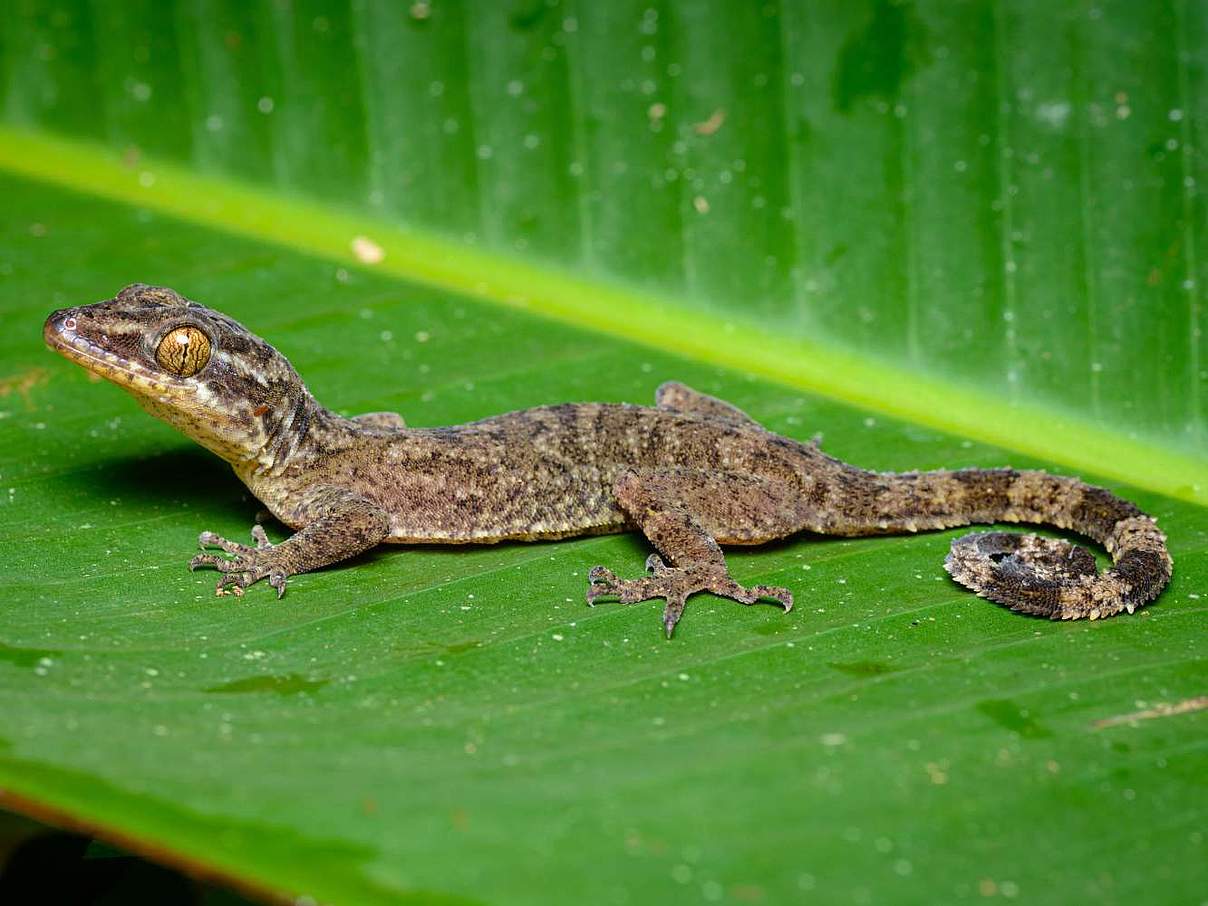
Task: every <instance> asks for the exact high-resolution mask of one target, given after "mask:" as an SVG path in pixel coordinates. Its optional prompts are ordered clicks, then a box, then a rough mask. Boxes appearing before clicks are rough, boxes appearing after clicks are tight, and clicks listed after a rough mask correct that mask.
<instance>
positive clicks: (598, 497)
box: [43, 284, 1173, 638]
mask: <svg viewBox="0 0 1208 906" xmlns="http://www.w3.org/2000/svg"><path fill="white" fill-rule="evenodd" d="M43 337H44V339H45V341H46V343H47V344H48V345H49V346H50V347H51V349H53V350H54V351H56V352H58V353H60V354H62V355H63V356H65V357H66V358H68V359H69V360H71V361H72V362H75V363H76V364H79V365H81V366H83V367H84V368H85V369H87V370H88V371H89V372H91V373H92V374H94V375H97V376H99V377H101V378H105V379H107V380H109V381H111V382H113V383H115V384H117V385H118V386H119V387H122V388H123V389H125V390H127V391H129V392H130V393H131V394H132V395H133V396H134V398H135V399H136V400H137V401H138V403H139V404H140V405H141V406H142V407H143V408H144V409H145V410H146V411H147V412H149V413H150V414H151V415H154V416H156V417H157V418H160V419H162V420H163V421H165V422H167V423H168V424H169V425H171V426H173V427H174V428H176V429H178V430H179V431H181V432H182V433H184V434H185V435H187V436H188V437H190V438H192V439H193V440H194V441H196V442H197V443H199V444H201V445H202V446H203V447H205V448H207V449H208V450H210V451H212V452H213V453H216V454H217V455H218V456H220V457H221V458H222V459H224V460H226V461H227V462H228V463H229V464H230V465H231V466H232V467H233V469H234V471H235V474H236V475H237V476H238V477H239V478H240V479H241V480H242V481H243V483H244V484H245V485H246V486H247V487H248V489H249V490H250V491H251V492H252V494H253V495H255V497H256V498H258V499H259V500H260V501H261V502H262V503H263V504H264V505H265V507H266V508H267V509H268V511H269V512H270V513H272V515H273V516H274V517H276V519H277V520H279V521H280V522H281V523H282V524H284V525H285V526H287V527H289V528H290V529H292V530H293V534H292V535H290V536H289V537H288V538H287V539H286V540H285V541H282V542H280V543H276V544H274V543H272V542H270V540H269V538H268V535H267V533H266V532H265V530H264V528H263V527H262V526H261V525H259V524H257V525H256V526H255V527H254V528H252V530H251V534H252V538H253V541H254V544H250V545H249V544H243V543H240V542H238V541H233V540H230V539H227V538H224V537H222V536H220V535H217V534H215V533H213V532H208V531H207V532H202V533H201V535H200V537H199V539H198V543H199V545H200V547H201V549H202V553H199V554H197V555H195V556H194V557H193V558H192V560H190V561H189V564H188V565H189V568H190V569H197V568H199V567H209V568H213V569H216V570H218V571H219V572H220V573H221V576H220V577H219V579H218V583H217V588H216V592H217V593H218V594H220V595H221V594H224V593H235V594H243V592H244V590H245V589H247V588H248V587H249V586H251V585H253V584H254V583H256V582H259V581H260V580H262V579H263V580H267V582H268V584H269V585H271V586H272V587H273V588H274V589H275V590H276V592H277V596H278V597H280V596H282V595H283V594H284V593H285V589H286V581H287V579H288V578H289V577H290V576H294V575H297V574H299V573H306V572H310V571H311V570H317V569H320V568H322V567H325V566H328V565H330V564H333V563H337V562H339V561H343V560H347V559H348V558H350V557H354V556H356V555H358V554H360V553H362V552H364V551H367V550H369V549H370V548H373V547H375V546H377V545H378V544H381V543H392V544H466V543H495V542H501V541H540V540H549V539H559V538H568V537H572V536H580V535H600V534H605V533H613V532H626V531H638V532H641V533H642V534H643V535H644V536H645V537H646V539H647V540H648V541H649V542H650V544H651V546H652V547H653V548H654V551H655V552H654V553H652V554H651V555H650V556H649V558H648V559H647V561H646V571H645V575H641V576H638V577H636V578H631V579H623V578H620V577H618V576H617V575H616V574H615V573H614V572H613V571H612V570H610V569H608V568H606V567H604V566H596V567H593V568H592V569H591V570H590V572H589V574H588V585H587V592H586V597H587V603H588V604H593V603H595V602H596V600H597V599H599V598H602V597H611V598H616V599H619V600H620V601H621V602H622V603H624V604H635V603H638V602H640V601H646V600H650V599H657V598H661V599H663V601H664V602H665V603H664V609H663V630H664V632H665V633H666V635H667V637H668V638H670V637H671V635H672V632H673V630H674V629H675V626H676V624H677V623H678V622H679V619H680V617H681V616H682V614H683V612H684V608H685V603H686V601H687V599H688V597H689V596H690V595H692V594H694V593H696V592H712V593H713V594H715V595H720V596H722V597H724V598H730V599H733V600H735V601H737V602H740V603H742V604H754V603H755V602H757V601H759V600H761V599H766V600H768V601H775V602H778V603H779V604H780V606H782V607H783V608H784V609H785V610H786V611H788V610H789V609H791V608H792V606H793V594H792V592H791V591H790V590H789V589H787V588H783V587H780V586H775V585H751V586H744V585H740V584H739V583H738V582H737V581H736V580H735V579H734V578H733V577H732V576H731V575H730V571H729V569H728V568H727V565H726V559H725V555H724V553H723V551H722V548H723V547H726V546H735V545H757V544H761V543H764V542H769V541H773V540H775V539H780V538H786V537H789V536H793V535H797V534H799V533H804V532H811V533H815V534H820V535H837V536H842V537H855V536H865V535H887V534H895V533H908V532H919V531H926V530H938V529H947V528H951V527H955V526H964V525H970V524H977V523H1002V522H1010V523H1015V522H1022V523H1033V524H1039V525H1047V526H1051V527H1055V528H1058V529H1066V530H1070V531H1073V532H1075V533H1077V534H1079V535H1083V536H1085V537H1087V538H1089V539H1091V540H1092V541H1094V542H1096V543H1097V544H1099V545H1102V546H1103V547H1104V548H1105V549H1106V550H1107V552H1108V553H1109V554H1110V555H1111V557H1112V560H1113V564H1112V566H1111V567H1110V568H1108V569H1106V570H1104V571H1102V572H1100V571H1099V569H1098V567H1097V565H1096V563H1095V559H1094V556H1093V554H1092V553H1091V552H1090V551H1089V550H1087V549H1086V548H1085V547H1082V546H1080V545H1076V544H1073V543H1071V542H1069V541H1065V540H1062V539H1056V538H1048V537H1040V536H1037V535H1031V534H1023V533H1019V532H1003V531H990V532H976V533H973V534H969V535H965V536H963V537H960V538H957V539H956V540H954V541H953V542H952V544H951V549H950V552H949V554H948V556H947V559H946V560H945V564H944V565H945V568H946V569H947V571H948V572H949V573H950V574H951V576H952V577H953V578H954V579H955V580H956V581H957V582H959V583H960V584H962V585H964V586H966V587H967V588H969V589H970V590H972V591H973V592H975V593H977V594H978V595H981V596H982V597H984V598H987V599H989V600H991V601H994V602H997V603H999V604H1002V605H1004V606H1006V607H1009V608H1010V609H1011V610H1013V611H1018V612H1021V613H1025V614H1032V615H1037V616H1042V617H1048V618H1050V619H1054V620H1075V619H1081V618H1089V619H1092V620H1094V619H1099V618H1102V617H1110V616H1113V615H1116V614H1119V613H1122V612H1128V613H1133V612H1134V611H1135V609H1136V608H1138V607H1142V606H1144V605H1145V604H1147V603H1149V602H1150V601H1152V600H1153V599H1154V598H1155V597H1157V595H1158V594H1159V593H1160V592H1161V590H1162V589H1163V587H1164V586H1165V585H1166V584H1167V582H1168V581H1169V579H1170V576H1171V572H1172V568H1173V567H1172V561H1171V558H1170V554H1169V552H1168V551H1167V547H1166V538H1165V536H1164V535H1163V534H1162V532H1161V531H1159V529H1158V527H1157V524H1156V521H1155V520H1154V519H1153V518H1152V517H1150V516H1148V515H1146V514H1145V513H1143V512H1142V511H1141V510H1140V509H1139V508H1138V507H1136V506H1135V505H1134V504H1132V503H1130V502H1129V501H1127V500H1124V499H1122V498H1120V497H1118V496H1116V495H1115V494H1113V493H1111V492H1110V491H1108V490H1106V489H1104V488H1100V487H1096V486H1093V485H1089V484H1086V483H1083V482H1082V481H1080V480H1078V479H1076V478H1071V477H1065V476H1060V475H1052V474H1049V473H1047V472H1043V471H1036V470H1017V469H1012V468H992V469H980V468H964V469H957V470H951V471H950V470H945V469H937V470H933V471H922V472H898V473H894V472H877V471H870V470H867V469H863V468H859V467H857V466H854V465H850V464H848V463H845V462H843V461H841V460H839V459H836V458H834V457H832V456H829V455H828V454H826V453H824V452H822V450H821V449H820V447H819V444H818V443H817V441H813V442H808V443H807V442H801V441H797V440H794V439H792V438H789V437H783V436H781V435H778V434H775V433H773V432H771V431H769V430H768V429H766V428H764V427H763V426H762V425H761V424H759V423H758V422H757V421H755V420H754V419H753V418H751V417H750V416H749V415H747V414H746V413H745V412H743V411H741V410H740V409H738V408H737V407H735V406H733V405H731V404H729V403H727V402H725V401H723V400H720V399H717V398H715V397H712V396H709V395H707V394H704V393H700V392H698V391H696V390H693V389H692V388H690V387H688V386H686V385H684V384H682V383H676V382H669V383H665V384H663V385H662V386H660V387H659V388H658V390H657V392H656V393H655V401H654V405H653V406H636V405H630V404H624V403H567V404H562V405H552V406H541V407H537V408H533V409H525V410H523V411H519V412H510V413H507V414H504V415H497V416H494V417H492V418H486V419H482V420H481V421H475V422H470V423H468V424H463V425H452V426H447V427H431V428H429V427H425V428H418V427H411V426H409V425H407V424H406V422H405V420H404V419H403V417H402V416H400V415H398V414H396V413H393V412H372V413H368V414H365V415H359V416H356V417H355V418H345V417H343V416H341V415H338V414H337V413H335V412H333V411H331V410H330V409H327V408H325V407H324V406H322V405H320V404H319V403H318V401H316V400H315V398H314V397H313V396H312V395H311V393H310V391H309V390H307V388H306V385H305V384H304V383H303V382H302V379H301V378H300V377H299V376H298V373H297V372H296V371H295V370H294V368H293V366H292V365H291V364H290V363H289V361H288V360H287V359H286V358H285V357H284V356H283V355H281V354H280V353H279V352H277V350H276V349H274V348H273V347H272V346H270V345H269V344H268V343H267V342H265V341H264V340H262V339H261V338H260V337H258V336H256V335H255V334H253V333H251V332H250V331H249V330H247V329H246V328H245V327H243V326H242V325H241V324H239V323H238V322H236V321H235V320H233V319H231V318H229V317H227V316H226V315H223V314H221V313H220V312H218V311H215V310H213V309H210V308H206V307H205V306H203V305H201V304H199V303H197V302H193V301H191V300H188V299H186V298H184V297H183V296H181V295H180V294H178V293H177V292H175V291H174V290H171V289H168V288H166V287H159V286H150V285H145V284H134V285H131V286H127V287H126V288H124V289H123V290H121V291H120V292H119V293H118V294H117V295H116V296H115V297H113V298H111V299H108V300H105V301H102V302H97V303H94V304H90V305H82V306H78V307H75V308H65V309H62V310H59V311H56V312H53V313H52V314H51V315H50V316H49V317H48V318H47V320H46V323H45V326H44V328H43Z"/></svg>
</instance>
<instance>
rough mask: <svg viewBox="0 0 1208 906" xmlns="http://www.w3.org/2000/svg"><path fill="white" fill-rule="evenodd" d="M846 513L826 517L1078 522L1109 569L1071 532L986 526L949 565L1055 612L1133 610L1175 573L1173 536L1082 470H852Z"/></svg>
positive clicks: (850, 530) (1030, 608)
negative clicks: (1079, 474)
mask: <svg viewBox="0 0 1208 906" xmlns="http://www.w3.org/2000/svg"><path fill="white" fill-rule="evenodd" d="M834 493H835V494H836V495H837V496H836V499H835V502H834V504H833V507H834V508H835V511H836V512H840V513H842V514H843V515H842V516H840V517H839V518H837V519H835V520H831V522H829V523H828V524H826V525H824V526H823V530H824V531H827V532H829V533H832V534H840V535H867V534H880V533H889V532H903V531H910V532H913V531H919V530H926V529H941V528H952V527H954V526H958V525H969V524H971V523H977V522H1031V523H1036V524H1040V525H1049V526H1053V527H1055V528H1060V529H1069V530H1071V531H1075V532H1077V533H1078V534H1080V535H1085V536H1086V537H1088V538H1090V539H1092V540H1093V541H1096V542H1098V543H1099V544H1101V545H1103V546H1104V547H1105V548H1106V549H1107V552H1108V553H1109V554H1111V557H1112V560H1113V565H1112V567H1111V568H1110V569H1108V570H1107V571H1105V572H1103V573H1099V571H1098V569H1097V568H1096V565H1095V558H1094V556H1092V554H1091V553H1090V551H1088V550H1086V549H1085V548H1083V547H1079V546H1077V545H1075V544H1070V543H1069V542H1068V541H1061V540H1057V539H1052V538H1040V537H1037V536H1036V535H1023V534H1017V533H1014V532H981V533H976V534H972V535H966V536H965V537H963V538H958V539H957V540H956V541H954V542H952V550H951V552H950V553H949V554H948V558H947V560H946V561H945V562H944V567H945V568H946V569H947V570H948V572H949V573H951V574H952V578H954V579H955V580H956V581H957V582H959V583H961V584H962V585H964V586H966V587H967V588H970V589H972V590H973V591H975V592H976V593H977V594H979V595H981V596H982V597H983V598H989V599H990V600H991V601H996V602H998V603H999V604H1002V605H1005V606H1006V607H1010V608H1011V609H1012V610H1015V611H1019V612H1021V613H1030V614H1036V615H1038V616H1045V617H1049V618H1050V619H1053V620H1077V619H1082V618H1084V617H1086V618H1090V619H1092V620H1097V619H1100V618H1102V617H1110V616H1113V615H1115V614H1118V613H1121V612H1122V611H1128V612H1129V613H1132V612H1133V611H1134V610H1136V609H1137V608H1138V607H1144V606H1145V605H1146V604H1148V603H1149V602H1150V601H1152V600H1153V599H1154V598H1156V597H1157V596H1158V593H1159V592H1160V591H1161V590H1162V589H1163V588H1164V587H1165V586H1166V583H1167V582H1169V581H1170V574H1171V561H1170V554H1169V553H1168V552H1167V550H1166V536H1165V535H1163V534H1162V533H1161V532H1160V531H1159V530H1158V527H1157V525H1156V524H1155V523H1154V520H1153V519H1152V518H1151V517H1149V516H1146V515H1145V514H1144V513H1142V512H1141V510H1140V509H1138V508H1137V507H1136V506H1134V505H1133V504H1131V503H1129V502H1128V501H1127V500H1123V499H1121V498H1119V497H1117V496H1116V495H1115V494H1113V493H1111V492H1110V491H1107V490H1104V489H1103V488H1098V487H1094V486H1093V485H1088V484H1085V483H1084V482H1081V481H1079V480H1078V479H1076V478H1065V477H1062V476H1059V475H1049V474H1048V473H1047V472H1021V471H1018V470H1016V469H962V470H960V471H956V472H949V471H945V470H939V471H935V472H908V473H874V472H861V471H859V470H852V471H851V472H850V473H846V474H844V475H843V476H842V480H841V481H840V482H839V483H838V484H837V485H836V488H835V492H834Z"/></svg>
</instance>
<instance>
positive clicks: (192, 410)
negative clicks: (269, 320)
mask: <svg viewBox="0 0 1208 906" xmlns="http://www.w3.org/2000/svg"><path fill="white" fill-rule="evenodd" d="M42 336H43V338H44V339H45V340H46V344H47V345H48V346H49V347H50V348H51V349H53V350H54V351H55V352H57V353H59V354H60V355H62V356H64V357H66V358H68V359H70V360H71V361H73V362H75V363H76V364H77V365H81V366H82V367H84V368H85V369H87V370H88V371H89V372H90V373H91V374H95V375H97V376H98V377H102V378H104V379H105V380H108V381H112V382H113V383H115V384H117V385H118V386H119V387H122V388H123V389H124V390H127V391H129V392H130V393H131V394H133V396H134V397H135V399H137V400H138V402H139V404H140V405H142V407H143V408H144V409H146V410H147V411H148V412H150V413H151V414H152V415H154V416H156V417H157V418H160V419H163V420H164V421H166V422H167V423H168V424H170V425H172V426H173V427H174V428H176V429H177V430H179V431H181V432H183V433H184V434H187V435H188V436H189V437H191V438H193V440H195V441H197V442H198V443H200V444H201V445H202V446H204V447H206V448H208V449H210V450H212V451H213V452H215V453H217V454H218V455H219V456H221V457H222V458H223V459H226V460H227V461H228V462H232V463H235V462H240V461H247V460H250V459H254V458H256V457H257V456H258V455H259V454H260V453H261V452H262V451H263V450H264V449H265V447H266V445H268V444H270V442H271V441H272V439H273V437H274V435H275V434H276V433H277V432H278V429H280V428H281V426H282V425H283V424H287V423H288V422H289V421H292V419H294V417H295V413H296V412H298V411H299V407H300V406H305V404H306V402H307V401H308V400H309V399H310V394H309V393H308V392H307V390H306V387H305V386H304V385H303V384H302V381H301V379H300V378H299V377H298V374H297V372H295V371H294V369H293V368H292V367H291V366H290V364H289V362H288V361H286V359H285V357H284V356H282V355H281V354H280V353H279V352H277V351H276V350H275V349H273V347H272V346H270V345H269V344H268V343H266V342H264V340H262V339H260V338H259V337H258V336H256V335H255V334H253V333H251V332H250V331H248V330H247V329H246V328H244V327H243V325H241V324H239V323H238V322H237V321H234V320H232V319H231V318H228V317H227V316H226V315H224V314H222V313H220V312H217V311H214V310H212V309H209V308H206V307H205V306H203V305H198V304H197V303H196V302H191V301H189V300H188V299H185V298H184V297H182V296H181V295H179V294H178V293H176V292H175V291H174V290H171V289H168V288H166V287H162V286H147V285H145V284H142V283H135V284H133V285H131V286H127V287H126V288H125V289H123V290H122V291H121V292H120V293H118V294H117V295H116V296H115V297H113V298H112V299H108V300H106V301H104V302H97V303H95V304H92V305H81V306H78V307H76V308H64V309H61V310H59V311H56V312H53V313H52V314H51V315H50V317H49V318H47V319H46V324H45V326H44V327H43V329H42Z"/></svg>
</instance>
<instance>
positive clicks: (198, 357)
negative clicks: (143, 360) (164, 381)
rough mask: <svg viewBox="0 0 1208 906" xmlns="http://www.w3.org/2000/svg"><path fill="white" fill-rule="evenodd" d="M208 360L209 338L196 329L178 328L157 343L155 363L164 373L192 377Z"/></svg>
mask: <svg viewBox="0 0 1208 906" xmlns="http://www.w3.org/2000/svg"><path fill="white" fill-rule="evenodd" d="M209 360H210V338H209V337H207V336H206V335H205V334H204V333H202V332H201V331H200V330H198V329H197V328H196V327H178V328H176V329H175V330H173V331H171V332H170V333H169V334H168V335H167V336H166V337H164V338H163V339H162V340H160V341H159V348H158V349H156V350H155V361H157V362H159V366H160V367H161V368H163V369H164V371H170V372H172V374H175V375H179V376H180V377H192V376H193V375H195V374H197V372H199V371H201V369H203V368H205V367H206V362H208V361H209Z"/></svg>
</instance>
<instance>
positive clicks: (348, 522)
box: [189, 488, 390, 598]
mask: <svg viewBox="0 0 1208 906" xmlns="http://www.w3.org/2000/svg"><path fill="white" fill-rule="evenodd" d="M303 515H304V518H305V520H306V522H305V525H303V527H302V528H301V529H299V530H298V531H297V532H295V533H294V534H293V535H291V536H290V537H289V538H288V539H286V540H285V541H283V542H281V543H280V544H272V543H270V542H269V540H268V536H267V535H266V534H265V533H264V529H263V528H261V527H260V526H258V525H257V526H255V527H254V528H253V529H252V537H253V539H255V541H256V546H255V547H251V546H249V545H246V544H240V543H239V542H237V541H230V540H228V539H226V538H223V537H222V536H221V535H216V534H214V533H213V532H202V533H201V535H200V537H199V538H198V539H197V541H198V544H199V545H200V546H201V547H202V548H203V549H204V548H207V547H218V548H221V549H222V550H223V551H225V552H226V553H228V554H230V555H231V556H230V557H223V556H220V555H217V554H209V553H202V554H197V555H196V556H195V557H194V558H193V559H192V560H190V561H189V569H191V570H194V569H197V567H199V566H212V567H214V568H215V569H217V570H218V571H219V572H221V573H222V574H223V575H222V578H220V579H219V580H218V585H217V587H216V591H217V593H218V594H220V595H221V594H223V593H225V592H226V591H227V590H230V591H232V592H234V593H235V594H236V595H241V594H243V591H244V589H246V588H247V587H248V586H249V585H252V584H254V583H256V582H258V581H260V580H261V579H268V583H269V585H271V586H272V587H273V588H275V589H277V597H278V598H280V597H281V596H282V595H283V594H285V582H286V579H288V578H289V577H290V576H292V575H296V574H297V573H305V572H310V571H311V570H315V569H320V568H322V567H324V566H327V565H328V564H331V563H337V562H339V561H340V560H346V559H348V558H349V557H355V556H356V555H357V554H359V553H362V552H363V551H367V550H369V548H371V547H374V546H375V545H377V544H378V543H379V542H380V541H381V540H382V539H383V538H385V537H386V535H387V534H388V533H389V531H390V519H389V517H388V516H387V515H386V512H385V511H384V510H383V509H382V508H381V507H379V506H378V505H377V504H375V503H373V502H371V501H369V500H366V499H365V498H364V497H360V496H358V495H356V494H353V493H351V492H350V491H345V490H342V489H339V488H327V489H324V490H322V491H320V492H318V493H316V494H314V495H313V496H311V497H310V498H309V499H308V500H307V502H306V504H305V505H304V507H303Z"/></svg>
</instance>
